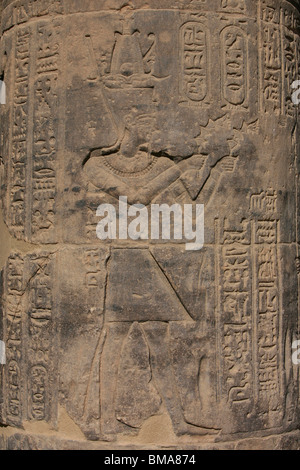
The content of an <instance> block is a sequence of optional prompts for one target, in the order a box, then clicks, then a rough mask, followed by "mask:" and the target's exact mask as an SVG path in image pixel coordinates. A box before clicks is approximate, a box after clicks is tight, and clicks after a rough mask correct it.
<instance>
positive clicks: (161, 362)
mask: <svg viewBox="0 0 300 470" xmlns="http://www.w3.org/2000/svg"><path fill="white" fill-rule="evenodd" d="M169 328H170V326H169V324H168V323H163V322H148V323H144V324H143V330H144V332H145V336H146V338H147V342H148V345H149V349H150V354H151V365H152V370H153V376H154V381H155V385H156V388H157V390H158V391H159V393H160V396H161V397H162V399H163V401H164V403H165V406H166V408H167V410H168V412H169V414H170V417H171V419H172V423H173V427H174V431H175V432H176V434H178V435H184V434H187V433H189V434H200V435H201V434H207V430H206V429H204V428H200V427H197V426H193V425H191V424H189V423H187V421H186V419H185V417H184V412H183V407H182V402H181V399H180V394H179V390H178V387H177V384H176V378H175V374H174V369H173V363H172V362H173V361H172V355H171V352H170V331H169Z"/></svg>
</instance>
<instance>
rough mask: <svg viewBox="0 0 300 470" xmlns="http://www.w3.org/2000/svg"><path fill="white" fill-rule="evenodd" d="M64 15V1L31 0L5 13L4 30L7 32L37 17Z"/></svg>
mask: <svg viewBox="0 0 300 470" xmlns="http://www.w3.org/2000/svg"><path fill="white" fill-rule="evenodd" d="M62 13H63V1H62V0H54V1H51V2H49V1H47V0H31V1H29V2H26V1H19V2H14V4H13V5H9V6H8V7H7V8H6V9H5V10H4V12H3V21H2V28H3V30H4V31H5V30H6V29H8V28H11V27H12V26H14V25H18V24H23V23H26V22H27V21H29V20H30V19H31V18H35V17H39V18H41V17H45V16H48V15H60V14H62Z"/></svg>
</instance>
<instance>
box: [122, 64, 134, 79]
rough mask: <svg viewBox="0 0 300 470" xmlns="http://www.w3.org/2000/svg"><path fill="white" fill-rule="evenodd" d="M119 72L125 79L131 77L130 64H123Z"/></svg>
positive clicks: (131, 69)
mask: <svg viewBox="0 0 300 470" xmlns="http://www.w3.org/2000/svg"><path fill="white" fill-rule="evenodd" d="M120 72H121V74H122V75H124V76H125V77H130V76H131V75H133V64H130V63H125V64H123V65H122V66H121V68H120Z"/></svg>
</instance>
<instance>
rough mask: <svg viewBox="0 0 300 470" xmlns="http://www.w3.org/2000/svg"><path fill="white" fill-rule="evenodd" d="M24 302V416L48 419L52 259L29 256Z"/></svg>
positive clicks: (52, 330)
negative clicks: (28, 277) (27, 294)
mask: <svg viewBox="0 0 300 470" xmlns="http://www.w3.org/2000/svg"><path fill="white" fill-rule="evenodd" d="M29 272H30V274H31V277H32V278H31V281H30V286H29V287H30V294H29V305H28V323H27V330H28V331H27V334H28V345H27V347H28V351H27V356H28V367H29V377H28V384H27V386H28V417H29V419H33V420H36V421H42V420H46V421H47V420H49V418H50V398H51V389H50V386H49V376H50V375H51V372H52V370H51V366H52V360H53V352H52V339H53V334H54V325H53V301H52V298H53V288H52V286H53V261H52V260H51V259H49V258H48V257H47V256H46V257H43V256H31V257H30V259H29Z"/></svg>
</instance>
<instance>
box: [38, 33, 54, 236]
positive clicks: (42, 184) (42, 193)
mask: <svg viewBox="0 0 300 470" xmlns="http://www.w3.org/2000/svg"><path fill="white" fill-rule="evenodd" d="M37 49H38V52H37V70H36V75H37V78H36V81H35V87H34V94H35V100H36V103H37V105H36V109H35V113H34V144H33V155H34V157H33V169H32V171H33V173H32V193H33V196H32V197H33V200H32V204H33V208H32V234H33V236H34V237H37V238H38V237H39V238H40V237H41V236H42V235H44V236H45V237H46V241H55V240H53V239H52V238H53V236H54V234H53V229H54V214H55V196H56V167H55V163H56V150H57V123H56V116H57V108H58V104H57V90H56V86H57V78H58V58H59V44H58V38H57V31H56V30H55V29H54V28H52V29H51V30H50V29H49V26H39V27H38V37H37Z"/></svg>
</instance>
